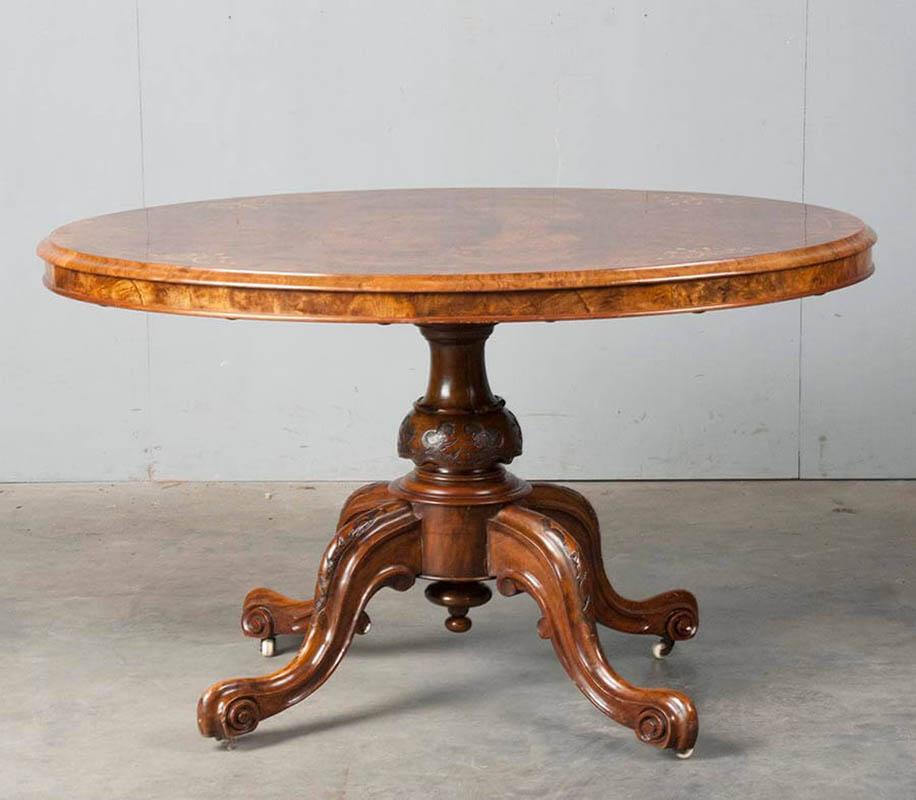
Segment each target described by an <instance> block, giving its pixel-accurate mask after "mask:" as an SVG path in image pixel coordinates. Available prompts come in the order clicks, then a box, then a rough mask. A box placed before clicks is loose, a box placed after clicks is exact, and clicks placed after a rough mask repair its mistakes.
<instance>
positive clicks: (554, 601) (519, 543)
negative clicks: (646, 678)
mask: <svg viewBox="0 0 916 800" xmlns="http://www.w3.org/2000/svg"><path fill="white" fill-rule="evenodd" d="M488 530H489V540H488V555H489V560H490V567H491V570H492V571H493V573H494V574H495V576H496V578H497V587H498V588H499V590H500V591H501V592H503V593H504V594H515V593H517V592H518V591H520V590H521V591H524V592H526V593H528V594H530V595H531V596H532V598H534V600H535V602H537V604H538V606H539V608H540V610H541V615H542V619H541V621H540V622H539V624H538V631H539V633H540V634H541V635H543V636H546V637H549V638H550V639H551V642H552V643H553V646H554V650H555V651H556V654H557V656H558V658H559V659H560V661H561V663H562V664H563V666H564V668H565V669H566V671H567V673H568V674H569V676H570V678H572V680H573V681H574V682H575V683H576V685H577V686H578V687H579V689H580V690H581V691H582V693H583V694H585V696H586V697H587V698H588V699H589V700H590V701H591V702H592V703H593V704H594V705H595V706H596V707H597V708H598V709H599V710H601V711H602V712H604V713H605V714H607V716H609V717H611V719H614V720H615V721H617V722H619V723H621V724H622V725H626V726H627V727H629V728H632V729H633V731H634V732H635V733H636V736H637V738H638V739H639V740H640V741H642V742H645V743H647V744H651V745H654V746H656V747H661V748H670V749H672V750H674V751H675V752H678V753H682V752H686V751H688V750H690V749H691V748H692V747H693V746H694V743H695V741H696V737H697V730H698V722H697V712H696V709H695V708H694V706H693V702H692V701H691V700H690V698H689V697H687V696H686V695H684V694H682V693H680V692H677V691H674V690H668V689H642V688H639V687H637V686H633V685H632V684H630V683H628V682H627V681H625V680H624V679H623V678H621V677H620V676H619V675H618V674H617V673H616V672H615V671H614V670H613V668H612V667H611V666H610V664H609V663H608V661H607V659H606V657H605V655H604V653H603V651H602V649H601V643H600V642H599V640H598V634H597V630H596V628H595V609H596V604H595V602H594V595H593V594H592V592H593V591H594V589H595V584H594V582H593V580H591V578H590V570H591V568H592V567H591V562H590V560H589V559H588V557H587V553H586V551H585V549H584V548H583V546H582V544H581V543H580V541H579V540H578V539H577V538H576V537H575V536H573V535H572V534H570V533H569V532H568V531H567V530H566V529H565V528H564V527H563V526H562V525H561V524H560V523H558V522H556V521H555V520H553V519H551V518H549V517H547V516H544V515H543V514H539V513H537V512H535V511H532V510H531V509H529V508H526V507H523V506H520V505H515V506H508V507H506V508H504V509H502V510H501V511H500V512H499V513H498V514H497V515H496V516H495V517H494V518H493V519H492V520H491V521H490V523H489V527H488Z"/></svg>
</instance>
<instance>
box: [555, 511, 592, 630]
mask: <svg viewBox="0 0 916 800" xmlns="http://www.w3.org/2000/svg"><path fill="white" fill-rule="evenodd" d="M544 532H545V533H552V534H554V535H555V536H558V537H559V539H560V541H561V543H562V545H563V551H564V552H565V553H566V557H567V558H568V559H569V562H570V563H571V564H572V568H573V574H574V575H575V578H576V587H577V588H578V590H579V597H581V598H582V613H583V614H585V615H586V616H590V614H591V607H592V596H591V591H590V588H591V585H590V582H589V580H588V568H587V567H586V566H585V561H584V560H583V558H582V551H581V549H580V548H579V545H578V544H577V543H576V540H575V539H574V538H573V537H572V536H571V535H570V534H569V533H567V532H566V531H565V530H563V529H562V528H560V527H558V526H556V525H555V524H554V522H553V520H551V519H545V521H544Z"/></svg>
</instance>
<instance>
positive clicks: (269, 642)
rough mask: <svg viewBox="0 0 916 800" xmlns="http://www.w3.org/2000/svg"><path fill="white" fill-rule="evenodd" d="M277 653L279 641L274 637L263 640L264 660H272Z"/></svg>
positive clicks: (262, 653) (262, 652) (262, 651)
mask: <svg viewBox="0 0 916 800" xmlns="http://www.w3.org/2000/svg"><path fill="white" fill-rule="evenodd" d="M276 652H277V640H276V639H274V638H273V636H271V637H269V638H267V639H261V655H262V656H264V658H270V657H271V656H273V654H274V653H276Z"/></svg>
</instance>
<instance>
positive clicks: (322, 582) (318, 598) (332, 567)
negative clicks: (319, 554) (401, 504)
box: [315, 508, 381, 615]
mask: <svg viewBox="0 0 916 800" xmlns="http://www.w3.org/2000/svg"><path fill="white" fill-rule="evenodd" d="M380 512H381V509H380V508H374V509H372V510H370V511H367V512H366V513H365V514H363V515H361V516H359V517H357V518H356V520H355V521H353V522H351V523H349V524H347V525H345V526H344V527H343V528H341V529H340V530H339V531H338V532H337V534H336V535H335V536H334V538H333V539H332V540H331V544H330V545H328V549H327V550H326V551H325V554H324V562H323V564H322V567H321V571H320V572H319V573H318V591H317V592H316V594H315V614H316V615H319V614H323V613H324V610H325V607H326V606H327V604H328V597H329V593H330V590H331V583H332V582H333V580H334V574H335V573H336V571H337V567H338V565H339V564H340V561H341V559H342V558H343V557H344V555H345V554H346V553H347V551H348V550H349V549H350V548H351V547H352V546H353V545H354V544H355V543H356V542H358V541H359V540H360V539H362V538H363V537H364V536H366V534H368V533H369V532H370V531H371V530H372V529H373V527H374V525H375V520H376V518H377V517H378V515H379V513H380Z"/></svg>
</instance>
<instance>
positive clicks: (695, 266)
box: [38, 189, 875, 322]
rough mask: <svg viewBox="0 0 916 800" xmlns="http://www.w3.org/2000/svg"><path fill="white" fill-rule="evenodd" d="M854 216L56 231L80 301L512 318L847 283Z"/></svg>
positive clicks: (568, 209) (735, 206) (385, 201)
mask: <svg viewBox="0 0 916 800" xmlns="http://www.w3.org/2000/svg"><path fill="white" fill-rule="evenodd" d="M874 242H875V235H874V233H873V232H872V231H871V230H870V229H869V228H868V227H867V226H866V225H865V224H864V223H863V222H862V221H861V220H859V219H857V218H856V217H854V216H851V215H849V214H845V213H842V212H839V211H833V210H831V209H827V208H821V207H818V206H810V205H803V204H799V203H788V202H782V201H776V200H762V199H757V198H750V197H733V196H727V195H711V194H693V193H679V192H643V191H623V190H605V189H404V190H384V191H360V192H330V193H314V194H289V195H273V196H265V197H248V198H236V199H227V200H214V201H205V202H198V203H183V204H178V205H169V206H159V207H154V208H148V209H139V210H135V211H126V212H122V213H118V214H109V215H106V216H101V217H95V218H93V219H87V220H82V221H80V222H74V223H71V224H69V225H64V226H63V227H61V228H58V229H57V230H55V231H54V232H53V233H51V234H50V236H48V238H47V239H45V240H44V241H43V242H42V243H41V244H40V246H39V250H38V252H39V254H40V255H41V257H42V258H43V259H44V260H45V261H46V262H47V263H48V268H47V271H46V276H45V282H46V283H47V285H48V286H49V287H50V288H51V289H53V290H54V291H56V292H58V293H60V294H64V295H67V296H71V297H74V298H76V299H80V300H88V301H91V302H96V303H101V304H104V305H116V306H123V307H127V308H137V309H145V310H149V311H165V312H172V313H184V314H203V315H211V316H224V317H233V318H235V317H251V318H272V319H301V320H327V321H361V322H502V321H514V320H532V319H548V320H552V319H579V318H597V317H614V316H629V315H636V314H653V313H665V312H672V311H686V310H694V311H697V310H706V309H712V308H721V307H729V306H739V305H753V304H757V303H766V302H773V301H776V300H785V299H789V298H792V297H801V296H804V295H808V294H818V293H823V292H825V291H830V290H831V289H836V288H839V287H841V286H847V285H849V284H851V283H855V282H857V281H859V280H862V279H863V278H865V277H867V276H868V275H869V274H870V273H871V271H872V262H871V255H870V251H871V246H872V244H874Z"/></svg>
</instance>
